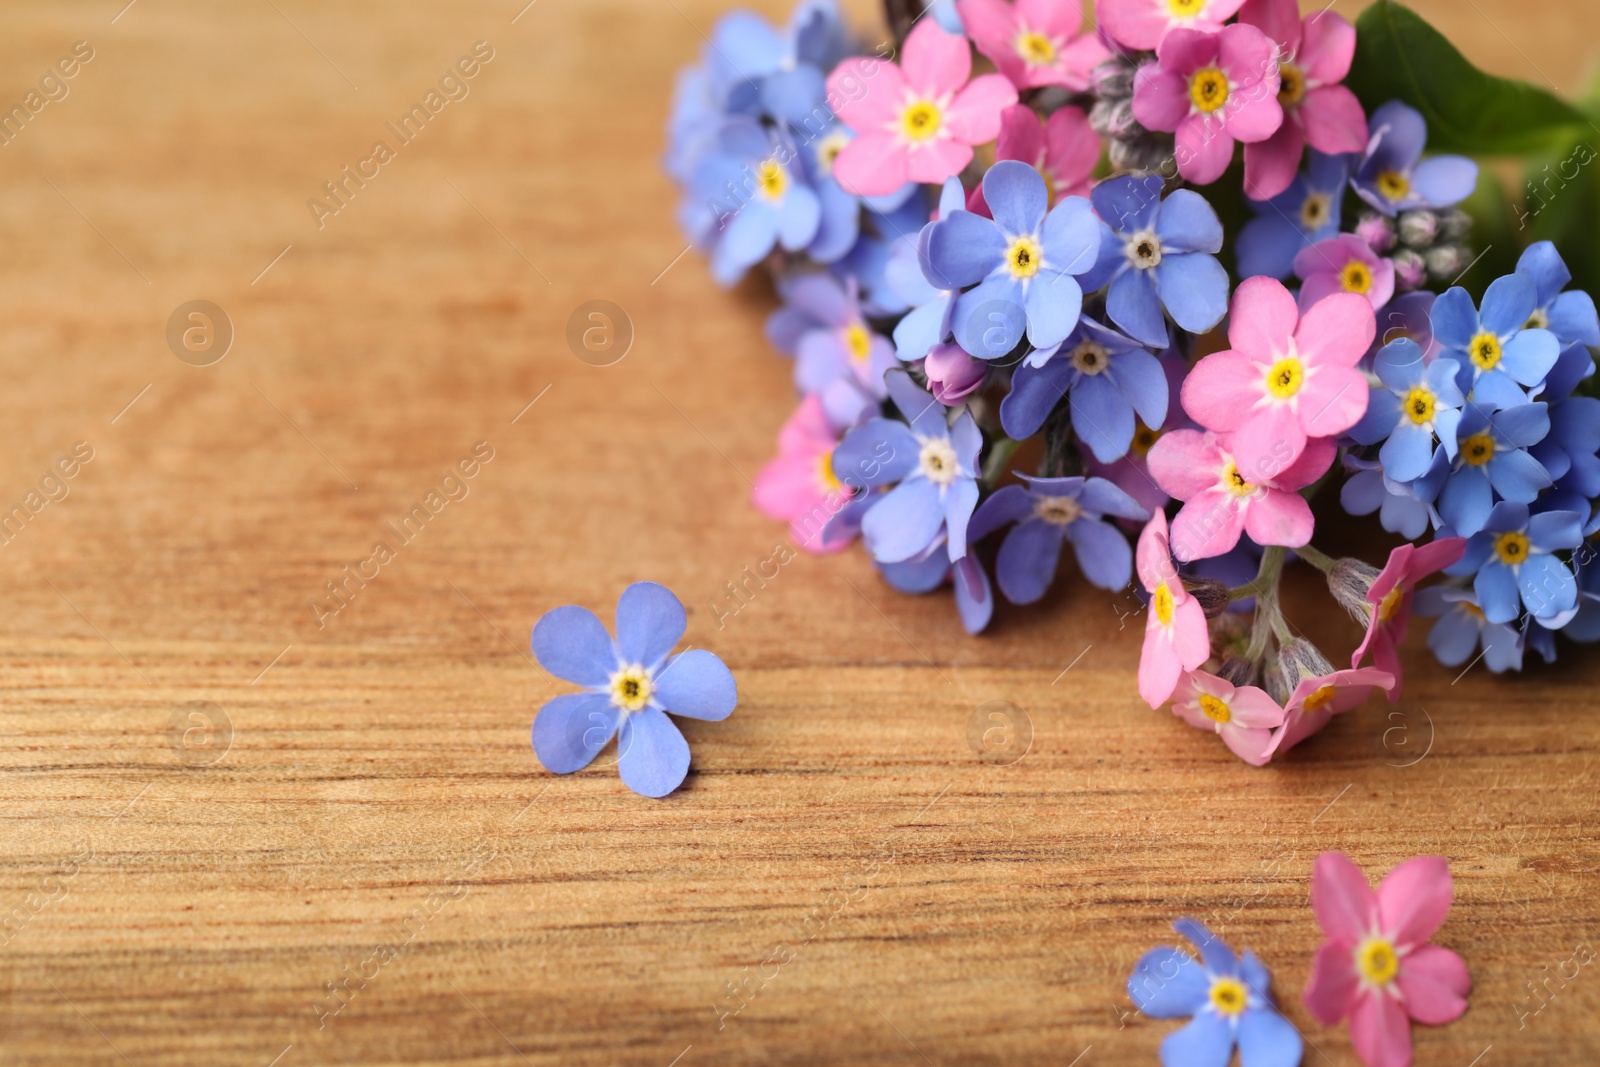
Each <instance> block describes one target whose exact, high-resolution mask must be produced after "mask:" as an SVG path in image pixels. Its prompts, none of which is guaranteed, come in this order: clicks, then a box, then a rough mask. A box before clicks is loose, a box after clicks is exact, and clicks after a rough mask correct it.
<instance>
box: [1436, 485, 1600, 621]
mask: <svg viewBox="0 0 1600 1067" xmlns="http://www.w3.org/2000/svg"><path fill="white" fill-rule="evenodd" d="M1582 543H1583V517H1582V516H1580V515H1578V514H1577V513H1576V512H1572V511H1545V512H1541V513H1540V514H1538V515H1529V514H1528V505H1526V504H1519V503H1515V502H1513V501H1510V500H1503V501H1501V502H1500V503H1498V504H1496V505H1495V506H1494V511H1492V512H1491V513H1490V515H1489V520H1488V522H1486V523H1485V524H1484V527H1483V529H1482V530H1480V531H1478V532H1477V533H1475V534H1473V535H1472V537H1470V538H1469V539H1468V540H1467V550H1466V553H1465V554H1464V555H1462V557H1461V559H1460V560H1458V561H1457V562H1455V563H1453V564H1451V565H1450V566H1449V567H1446V568H1445V573H1446V574H1451V575H1455V576H1456V577H1463V576H1466V575H1476V576H1475V577H1474V578H1473V580H1472V588H1473V591H1474V592H1475V593H1477V595H1478V604H1479V606H1480V607H1481V608H1482V609H1483V615H1484V618H1485V619H1487V620H1488V621H1490V622H1498V623H1507V622H1511V621H1512V620H1514V619H1516V617H1517V616H1518V615H1519V614H1521V611H1522V608H1526V609H1527V611H1528V614H1529V615H1531V616H1533V617H1535V618H1538V619H1543V620H1547V622H1548V625H1549V628H1551V629H1558V628H1559V627H1561V626H1564V625H1566V623H1567V621H1568V620H1569V619H1571V617H1572V614H1573V613H1575V612H1576V610H1577V602H1578V584H1577V580H1576V579H1574V578H1573V576H1572V571H1570V570H1568V569H1567V565H1566V564H1565V563H1563V562H1562V561H1561V560H1560V559H1559V558H1558V557H1557V556H1555V555H1554V553H1555V552H1557V551H1560V550H1562V549H1575V548H1577V547H1578V546H1579V545H1581V544H1582ZM1519 603H1520V605H1521V606H1520V607H1519ZM1563 615H1564V616H1566V618H1562V616H1563Z"/></svg>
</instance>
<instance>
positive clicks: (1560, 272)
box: [667, 0, 1600, 764]
mask: <svg viewBox="0 0 1600 1067" xmlns="http://www.w3.org/2000/svg"><path fill="white" fill-rule="evenodd" d="M1090 6H1091V5H1090V4H1089V2H1088V0H954V2H941V3H937V4H932V5H929V6H928V11H929V12H930V14H929V16H928V17H925V18H920V19H918V20H916V21H915V23H914V25H913V27H912V28H911V30H910V32H909V34H908V35H907V37H906V39H905V40H904V41H903V42H902V43H901V46H900V48H899V50H898V51H897V52H896V51H893V50H892V49H891V47H890V46H889V45H887V44H886V45H885V46H883V47H880V48H878V49H877V50H875V51H874V52H873V53H872V54H864V53H866V52H867V51H868V50H866V49H863V48H861V47H860V46H859V45H858V44H857V43H856V42H855V41H853V39H852V38H851V35H850V34H849V32H848V31H847V30H846V29H845V28H844V27H843V25H842V23H841V22H840V20H839V16H838V13H837V11H836V9H835V6H834V4H833V3H832V2H831V0H804V2H803V3H802V4H801V5H800V8H799V10H798V11H797V13H796V14H795V16H794V18H793V19H792V20H791V22H790V23H789V25H788V26H787V27H786V28H784V29H782V30H779V29H776V28H774V27H772V26H770V25H768V24H766V23H765V22H763V21H762V20H760V19H759V18H757V17H755V16H753V15H748V14H733V15H729V16H728V17H727V18H726V19H724V21H723V22H722V23H721V24H720V25H719V26H718V28H717V29H716V31H715V32H714V34H713V35H712V41H711V43H710V45H709V46H708V48H707V51H706V55H705V58H704V61H703V62H702V63H701V64H700V65H699V66H698V67H696V68H694V69H692V70H691V71H690V72H688V73H686V74H685V75H684V76H683V79H682V80H681V82H680V85H679V91H678V95H677V101H676V104H675V107H674V111H673V118H672V122H671V128H670V130H669V134H670V137H669V140H670V144H669V148H668V153H667V167H668V170H669V171H670V173H671V174H672V175H673V176H674V177H675V178H676V179H677V180H678V182H679V183H680V185H681V187H682V189H683V191H684V199H683V206H682V209H681V218H682V221H683V224H684V226H685V227H686V229H687V230H688V232H689V234H690V235H691V237H692V238H693V239H694V241H695V242H696V243H697V244H698V245H699V246H701V247H702V248H703V249H704V250H705V251H706V253H707V255H708V257H709V259H710V263H711V268H712V272H713V274H714V275H715V277H716V278H717V279H718V280H719V281H721V282H723V283H725V284H731V283H733V282H735V281H737V280H738V279H739V278H740V277H741V276H743V274H744V273H745V272H746V271H748V270H749V269H750V268H752V267H756V266H758V265H759V266H762V267H764V268H765V269H766V270H767V271H768V272H769V273H770V274H771V275H772V276H773V278H774V279H775V282H776V287H777V291H778V293H779V295H780V297H781V298H782V301H783V303H782V306H781V307H780V308H779V309H778V310H777V311H776V312H775V313H774V314H773V316H772V318H771V320H770V323H769V330H768V333H769V336H770V337H771V340H772V341H773V343H774V345H775V346H776V347H777V348H778V349H779V350H780V351H781V352H783V353H784V354H786V355H787V356H789V357H791V358H792V360H793V369H794V382H795V387H796V390H797V392H798V394H799V397H800V399H799V406H798V408H797V410H796V412H795V414H794V416H793V417H792V418H791V419H790V421H789V423H788V424H787V425H786V426H785V427H784V429H783V432H782V435H781V436H780V439H779V456H778V458H777V459H775V460H774V461H772V463H770V464H769V465H768V467H767V468H766V469H765V470H764V471H763V472H762V474H761V476H760V478H759V479H758V481H757V484H756V487H755V497H756V501H757V503H758V505H759V506H760V507H761V508H762V509H763V510H765V511H767V512H768V513H770V514H771V515H773V516H774V517H775V518H778V519H781V520H783V521H786V522H789V523H790V524H791V529H792V531H793V533H794V536H795V539H796V541H797V542H798V544H799V545H800V547H802V548H805V549H808V550H811V551H819V552H820V551H832V550H837V549H840V548H843V547H845V546H846V545H848V544H850V543H852V542H854V541H856V540H857V539H859V540H860V541H861V542H862V544H863V546H864V547H865V550H866V551H867V552H868V553H869V554H870V555H871V556H872V558H873V560H874V561H875V563H876V565H877V566H878V567H879V569H880V570H881V572H882V574H883V576H884V578H885V580H886V581H888V582H889V583H890V584H891V585H893V586H894V587H895V588H897V589H900V590H904V591H907V592H912V593H928V592H932V591H934V590H937V589H940V588H942V587H945V586H946V585H947V584H948V585H949V586H950V587H951V588H953V591H954V594H955V601H956V606H957V610H958V613H959V616H960V618H961V620H962V622H963V623H964V624H965V625H966V627H967V628H968V629H969V630H971V631H973V632H977V631H979V630H981V629H983V628H984V627H986V626H987V625H988V624H989V623H990V621H991V619H992V618H993V616H994V613H995V598H994V595H993V594H994V590H995V588H996V587H998V591H999V593H1000V595H1001V596H1002V597H1003V598H1004V599H1005V600H1007V601H1009V602H1011V603H1014V604H1031V603H1034V602H1036V601H1039V600H1041V599H1043V598H1045V597H1047V596H1049V595H1050V594H1051V591H1052V589H1053V588H1055V587H1056V586H1058V585H1059V584H1060V579H1062V578H1063V577H1064V575H1065V572H1067V571H1068V570H1069V569H1072V568H1069V566H1068V565H1066V564H1065V563H1064V560H1065V559H1066V558H1067V557H1066V556H1065V555H1064V553H1063V549H1064V548H1065V547H1066V546H1067V545H1069V544H1070V545H1071V547H1072V554H1071V559H1072V561H1073V564H1074V565H1075V569H1076V571H1077V572H1078V573H1079V574H1080V575H1081V576H1082V577H1083V578H1085V579H1087V580H1088V582H1089V583H1090V584H1092V585H1095V586H1098V587H1101V588H1104V589H1119V588H1123V587H1125V586H1127V585H1128V584H1129V583H1130V581H1133V584H1134V587H1135V588H1136V589H1138V590H1141V591H1142V596H1143V597H1144V598H1145V599H1146V602H1147V605H1148V607H1147V613H1148V618H1147V627H1148V629H1147V636H1146V641H1145V645H1144V650H1143V654H1142V659H1141V664H1140V671H1139V690H1140V693H1141V695H1142V696H1143V697H1144V698H1145V699H1146V700H1147V701H1148V702H1149V703H1150V704H1151V705H1152V706H1153V707H1160V706H1161V705H1163V704H1165V703H1167V702H1168V701H1171V702H1172V708H1173V711H1174V713H1175V715H1176V716H1177V717H1179V718H1182V719H1184V720H1186V721H1187V722H1189V723H1191V724H1193V725H1195V726H1197V727H1200V728H1202V729H1206V730H1209V731H1212V732H1215V733H1217V734H1218V735H1219V737H1220V738H1221V740H1222V741H1223V743H1224V744H1226V745H1227V746H1228V747H1229V748H1230V749H1231V750H1232V751H1233V752H1235V753H1237V754H1238V755H1239V756H1240V757H1242V758H1243V759H1245V760H1247V761H1248V762H1250V763H1253V764H1261V763H1265V762H1267V761H1268V760H1270V759H1271V758H1272V757H1273V755H1274V754H1276V753H1281V752H1284V751H1286V750H1288V749H1289V748H1291V747H1293V746H1294V745H1296V744H1298V743H1299V742H1300V741H1303V740H1304V739H1306V738H1307V737H1309V736H1310V735H1312V734H1314V733H1315V732H1317V731H1318V730H1319V729H1321V728H1322V727H1323V726H1324V725H1326V724H1327V723H1328V722H1329V721H1330V720H1331V718H1332V717H1333V716H1334V715H1337V714H1339V713H1341V712H1344V711H1348V710H1350V709H1351V708H1353V707H1355V706H1357V705H1358V704H1360V703H1361V702H1362V701H1363V700H1364V699H1365V698H1366V697H1368V696H1369V695H1370V694H1371V693H1373V692H1375V691H1383V692H1386V693H1388V694H1389V696H1390V697H1391V699H1393V698H1396V697H1397V696H1398V693H1399V686H1400V683H1401V677H1400V664H1399V656H1398V654H1397V651H1396V648H1397V645H1398V643H1399V642H1400V641H1401V640H1402V639H1403V638H1404V637H1405V635H1406V632H1407V630H1408V626H1409V622H1410V617H1411V615H1412V612H1413V607H1414V604H1413V601H1414V599H1415V598H1416V597H1417V596H1418V595H1419V594H1418V590H1417V586H1418V583H1419V582H1421V581H1422V580H1423V579H1425V578H1427V577H1429V576H1430V575H1435V574H1437V573H1439V572H1440V571H1445V572H1446V573H1447V575H1448V578H1447V579H1446V580H1444V581H1442V582H1441V583H1440V584H1438V585H1435V586H1432V587H1430V588H1428V589H1425V590H1422V591H1421V593H1420V599H1418V600H1416V603H1415V609H1416V610H1417V611H1418V612H1419V613H1422V614H1427V615H1434V616H1438V622H1437V623H1435V624H1434V628H1433V631H1432V633H1431V634H1430V636H1429V642H1430V644H1431V645H1432V647H1433V648H1434V650H1435V651H1436V652H1437V653H1438V655H1439V657H1440V658H1441V659H1442V660H1444V661H1445V662H1447V663H1462V662H1465V661H1467V660H1468V659H1471V658H1472V657H1473V656H1474V654H1475V653H1476V650H1477V647H1478V645H1479V644H1480V643H1481V644H1482V645H1483V646H1484V648H1485V649H1486V650H1487V651H1486V652H1485V655H1484V659H1485V661H1486V662H1487V663H1488V665H1489V666H1490V667H1491V668H1492V669H1495V670H1501V669H1505V668H1506V667H1508V666H1518V665H1520V662H1521V659H1522V651H1523V649H1524V648H1525V647H1526V646H1527V645H1528V644H1530V643H1531V644H1532V645H1533V646H1534V648H1535V649H1536V650H1538V651H1539V652H1540V653H1541V654H1542V655H1545V656H1546V657H1549V656H1553V655H1554V653H1555V643H1554V640H1555V639H1554V635H1555V634H1556V633H1557V632H1558V631H1563V630H1564V631H1565V632H1567V633H1568V634H1569V635H1570V636H1571V637H1573V638H1576V639H1579V640H1593V639H1595V638H1597V637H1600V568H1597V567H1595V566H1592V565H1590V558H1589V557H1590V553H1589V552H1588V551H1587V549H1586V548H1585V541H1584V539H1585V538H1586V537H1587V536H1588V535H1589V534H1591V533H1593V532H1594V530H1595V527H1596V525H1597V523H1596V521H1595V520H1594V519H1593V515H1594V510H1595V509H1594V503H1595V501H1596V500H1597V499H1600V459H1597V457H1596V452H1597V450H1600V418H1596V417H1595V416H1596V415H1597V414H1600V410H1597V407H1600V400H1595V399H1591V398H1590V397H1587V396H1584V395H1582V391H1581V390H1580V388H1579V387H1580V384H1581V383H1582V382H1583V381H1584V380H1585V379H1586V378H1588V377H1590V376H1591V375H1592V374H1593V372H1594V362H1593V356H1592V354H1591V351H1590V350H1591V348H1592V347H1594V346H1597V345H1600V321H1597V318H1596V313H1595V306H1594V303H1593V301H1592V300H1591V299H1590V298H1589V297H1588V296H1587V294H1585V293H1582V292H1581V291H1574V290H1568V288H1567V286H1568V283H1569V282H1570V277H1569V275H1568V273H1567V270H1566V268H1565V266H1564V265H1563V264H1562V261H1561V258H1560V256H1559V255H1557V253H1556V251H1555V249H1554V248H1553V247H1552V246H1551V245H1550V244H1548V243H1540V244H1535V245H1533V246H1532V247H1530V248H1528V249H1527V250H1526V252H1525V254H1524V255H1523V257H1522V261H1521V263H1520V264H1519V265H1518V267H1517V269H1516V270H1515V272H1514V273H1513V274H1511V275H1509V276H1507V277H1504V278H1500V279H1498V280H1496V281H1494V282H1493V284H1491V285H1489V286H1488V288H1487V291H1486V292H1484V294H1483V296H1482V298H1481V300H1478V301H1476V302H1475V301H1474V299H1473V297H1472V296H1471V295H1470V294H1469V293H1468V291H1467V290H1466V289H1464V288H1460V287H1457V286H1456V283H1457V282H1458V281H1459V280H1460V276H1461V275H1462V274H1463V272H1465V271H1467V270H1468V269H1469V268H1470V267H1472V266H1473V264H1474V262H1475V260H1476V257H1475V255H1474V253H1473V251H1472V249H1471V247H1470V237H1471V233H1470V230H1471V223H1470V219H1469V218H1468V216H1467V215H1466V214H1464V213H1463V212H1462V211H1461V210H1460V209H1459V206H1458V205H1460V204H1461V203H1462V202H1463V201H1464V200H1466V199H1467V198H1468V197H1469V195H1470V194H1471V193H1472V192H1473V191H1474V189H1475V187H1476V185H1477V179H1478V170H1477V165H1476V164H1475V163H1473V162H1472V161H1471V160H1468V159H1466V158H1463V157H1460V156H1452V155H1439V154H1430V153H1428V152H1427V140H1428V131H1427V127H1426V123H1425V121H1424V119H1423V117H1422V115H1421V114H1420V113H1419V112H1418V111H1416V110H1415V109H1414V108H1412V107H1410V106H1408V105H1407V104H1406V103H1404V102H1401V101H1392V102H1387V103H1382V105H1381V106H1378V107H1376V108H1374V110H1373V111H1372V112H1371V113H1370V114H1368V112H1367V111H1366V110H1365V109H1364V108H1363V106H1362V104H1361V103H1360V102H1359V101H1358V99H1357V97H1356V95H1355V94H1354V93H1353V92H1352V91H1351V90H1350V89H1348V88H1346V87H1345V86H1344V84H1343V82H1344V80H1345V79H1346V77H1347V76H1348V75H1349V74H1350V73H1351V65H1352V62H1353V60H1354V57H1355V51H1356V31H1355V28H1354V27H1353V26H1352V25H1351V24H1350V23H1349V22H1347V21H1346V20H1344V19H1343V18H1341V17H1340V16H1339V15H1338V14H1337V13H1335V12H1332V11H1321V12H1320V13H1315V14H1312V15H1309V16H1306V17H1302V16H1301V14H1300V12H1299V7H1298V5H1297V4H1296V3H1295V2H1294V0H1182V2H1177V0H1098V2H1097V3H1095V4H1094V5H1093V9H1094V10H1093V11H1092V14H1093V15H1094V19H1095V22H1096V23H1097V26H1098V28H1097V29H1092V30H1091V29H1088V28H1087V22H1088V16H1089V15H1090V14H1091V11H1090ZM979 56H981V57H982V58H983V59H984V60H986V61H987V65H986V67H985V69H989V68H992V69H993V71H994V72H993V73H978V74H976V75H975V74H974V70H975V60H976V59H977V57H979ZM1237 146H1242V147H1237ZM1236 149H1237V150H1236ZM1246 208H1248V209H1249V210H1244V209H1246ZM1252 213H1253V215H1254V217H1253V218H1249V221H1246V222H1244V223H1243V224H1242V226H1241V227H1240V228H1239V229H1238V230H1237V231H1236V232H1235V231H1232V230H1228V229H1226V228H1225V225H1224V222H1223V220H1224V219H1233V218H1247V217H1248V216H1250V215H1251V214H1252ZM1225 245H1226V246H1228V247H1226V248H1225ZM1019 468H1020V469H1019ZM1324 488H1326V489H1327V490H1328V492H1327V494H1326V495H1327V497H1328V498H1330V499H1337V501H1338V502H1339V503H1341V504H1342V506H1343V508H1344V509H1345V510H1346V511H1347V512H1350V513H1352V514H1355V515H1367V514H1373V513H1377V514H1378V516H1379V521H1380V522H1381V523H1382V525H1383V527H1384V528H1385V529H1387V530H1390V531H1392V532H1397V533H1400V534H1402V535H1403V536H1405V537H1406V538H1407V539H1408V541H1409V542H1411V543H1407V544H1404V545H1402V546H1401V547H1400V548H1399V549H1397V550H1396V551H1395V552H1394V553H1393V554H1392V555H1391V556H1390V558H1389V560H1388V561H1387V563H1386V565H1385V566H1383V567H1382V568H1381V569H1380V568H1378V567H1375V566H1372V565H1370V564H1367V563H1365V562H1362V561H1360V560H1357V559H1343V558H1335V556H1332V555H1329V554H1327V553H1324V552H1323V551H1321V550H1319V549H1318V548H1316V547H1315V546H1313V544H1312V540H1313V535H1314V534H1315V532H1316V522H1315V518H1314V513H1313V511H1312V508H1311V504H1310V499H1311V498H1312V497H1313V496H1314V495H1316V494H1317V493H1319V492H1320V491H1322V490H1323V489H1324ZM1141 528H1142V530H1143V532H1142V533H1141V534H1139V535H1138V548H1137V552H1135V551H1133V550H1132V549H1131V548H1130V545H1129V537H1130V536H1131V535H1132V534H1133V533H1134V531H1137V530H1139V529H1141ZM1430 533H1431V534H1432V535H1433V537H1432V539H1431V540H1428V539H1427V538H1426V535H1428V534H1430ZM1290 559H1296V560H1298V561H1301V562H1304V563H1307V564H1309V565H1311V566H1314V567H1317V568H1319V569H1321V570H1322V571H1323V572H1324V573H1325V574H1326V576H1327V579H1328V587H1329V590H1330V594H1331V596H1332V597H1333V598H1334V599H1335V600H1336V601H1337V602H1338V603H1340V604H1342V605H1343V606H1344V607H1346V608H1347V609H1348V610H1349V611H1350V612H1351V614H1352V615H1353V616H1354V617H1355V619H1356V621H1357V623H1358V624H1359V625H1360V627H1361V629H1362V631H1363V633H1362V636H1361V638H1360V639H1359V643H1358V644H1357V643H1356V642H1355V641H1354V640H1353V641H1352V644H1353V645H1355V647H1354V648H1353V649H1352V651H1351V654H1350V662H1349V666H1348V668H1341V667H1336V666H1335V665H1334V663H1333V662H1332V660H1331V659H1330V658H1329V657H1328V656H1327V655H1325V654H1324V653H1323V652H1322V651H1320V650H1319V649H1317V648H1315V647H1314V646H1312V645H1311V644H1310V643H1309V642H1308V641H1306V640H1305V639H1304V638H1303V637H1302V636H1301V635H1300V634H1299V633H1298V632H1297V631H1296V630H1295V629H1294V627H1293V626H1292V625H1291V624H1290V623H1289V621H1288V620H1287V619H1285V618H1284V616H1283V614H1282V612H1281V611H1280V610H1279V607H1278V603H1279V600H1278V585H1279V579H1280V575H1281V573H1282V571H1283V569H1284V567H1285V565H1286V563H1287V562H1288V561H1289V560H1290ZM1135 576H1137V578H1136V581H1134V579H1135Z"/></svg>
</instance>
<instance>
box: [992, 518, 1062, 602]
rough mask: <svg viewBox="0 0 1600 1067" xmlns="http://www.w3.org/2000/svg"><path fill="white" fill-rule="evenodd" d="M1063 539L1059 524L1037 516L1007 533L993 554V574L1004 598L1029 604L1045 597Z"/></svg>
mask: <svg viewBox="0 0 1600 1067" xmlns="http://www.w3.org/2000/svg"><path fill="white" fill-rule="evenodd" d="M1062 540H1063V530H1062V528H1061V527H1060V526H1056V525H1054V524H1052V523H1048V522H1044V521H1042V520H1039V519H1033V520H1029V521H1025V522H1020V523H1018V524H1017V525H1016V527H1015V528H1013V529H1012V531H1011V532H1010V533H1009V534H1007V535H1006V539H1005V541H1004V542H1002V543H1001V545H1000V552H999V554H998V555H997V556H996V557H995V563H994V576H995V579H996V580H997V581H998V582H999V583H1000V591H1001V592H1002V593H1004V594H1005V596H1006V599H1007V600H1009V601H1011V603H1013V604H1032V603H1034V602H1035V601H1037V600H1039V599H1041V598H1042V597H1043V596H1044V594H1045V591H1046V590H1048V589H1049V588H1050V583H1051V582H1052V581H1054V580H1055V576H1056V565H1057V563H1058V562H1059V561H1060V558H1061V543H1062Z"/></svg>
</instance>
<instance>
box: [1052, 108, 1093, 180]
mask: <svg viewBox="0 0 1600 1067" xmlns="http://www.w3.org/2000/svg"><path fill="white" fill-rule="evenodd" d="M1044 139H1045V145H1046V148H1045V166H1046V167H1048V168H1049V169H1050V172H1051V173H1052V174H1054V175H1055V177H1056V180H1057V181H1058V182H1060V183H1062V184H1064V185H1076V184H1077V183H1079V182H1081V181H1083V180H1084V179H1085V178H1087V177H1088V176H1089V175H1090V174H1091V173H1092V172H1093V171H1094V167H1095V164H1096V163H1098V162H1099V161H1100V138H1099V136H1098V135H1096V133H1095V132H1094V130H1093V129H1092V128H1091V127H1090V126H1089V116H1087V115H1085V114H1084V113H1083V111H1082V109H1081V108H1076V107H1064V108H1061V109H1060V110H1058V111H1056V112H1055V113H1054V114H1052V115H1051V116H1050V118H1049V119H1048V120H1046V122H1045V124H1044Z"/></svg>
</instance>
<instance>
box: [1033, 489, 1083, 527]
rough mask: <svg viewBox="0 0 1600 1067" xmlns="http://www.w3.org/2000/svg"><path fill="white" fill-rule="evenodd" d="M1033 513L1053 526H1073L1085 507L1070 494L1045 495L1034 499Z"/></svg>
mask: <svg viewBox="0 0 1600 1067" xmlns="http://www.w3.org/2000/svg"><path fill="white" fill-rule="evenodd" d="M1033 513H1034V514H1035V515H1037V516H1039V518H1041V519H1043V520H1044V521H1045V522H1048V523H1050V524H1051V525H1053V526H1071V525H1072V524H1073V523H1075V522H1077V521H1078V518H1079V516H1081V515H1082V514H1083V508H1082V507H1080V506H1079V505H1078V502H1077V501H1076V500H1074V499H1072V498H1071V497H1070V496H1043V497H1039V498H1037V499H1035V500H1034V502H1033Z"/></svg>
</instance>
